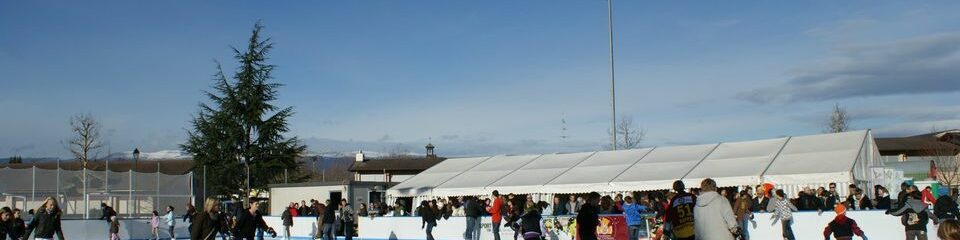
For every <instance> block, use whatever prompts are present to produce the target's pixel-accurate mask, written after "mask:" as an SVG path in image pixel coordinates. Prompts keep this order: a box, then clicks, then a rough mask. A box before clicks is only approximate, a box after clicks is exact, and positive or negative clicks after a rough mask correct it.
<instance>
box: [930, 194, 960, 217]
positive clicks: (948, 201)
mask: <svg viewBox="0 0 960 240" xmlns="http://www.w3.org/2000/svg"><path fill="white" fill-rule="evenodd" d="M939 192H940V198H937V202H936V203H934V204H933V214H934V215H937V218H939V219H940V220H946V219H957V218H958V217H960V209H957V202H956V201H954V200H953V197H952V195H950V189H947V188H945V187H942V188H940V191H939Z"/></svg>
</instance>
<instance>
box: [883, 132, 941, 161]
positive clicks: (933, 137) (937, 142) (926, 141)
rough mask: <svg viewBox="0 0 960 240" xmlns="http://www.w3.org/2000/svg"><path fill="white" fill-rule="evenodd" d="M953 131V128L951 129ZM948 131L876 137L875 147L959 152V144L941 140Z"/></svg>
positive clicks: (888, 149)
mask: <svg viewBox="0 0 960 240" xmlns="http://www.w3.org/2000/svg"><path fill="white" fill-rule="evenodd" d="M953 131H955V130H953ZM944 134H952V133H950V131H944V132H934V133H928V134H922V135H916V136H910V137H898V138H877V139H876V142H877V148H878V149H879V150H880V151H881V152H889V151H950V152H952V153H953V154H957V153H960V145H957V144H953V143H950V142H946V141H943V140H942V137H943V136H944ZM951 155H952V154H951Z"/></svg>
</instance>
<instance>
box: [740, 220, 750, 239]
mask: <svg viewBox="0 0 960 240" xmlns="http://www.w3.org/2000/svg"><path fill="white" fill-rule="evenodd" d="M737 225H738V226H740V237H741V238H743V240H750V230H749V229H747V228H749V227H750V219H743V220H740V221H739V222H737Z"/></svg>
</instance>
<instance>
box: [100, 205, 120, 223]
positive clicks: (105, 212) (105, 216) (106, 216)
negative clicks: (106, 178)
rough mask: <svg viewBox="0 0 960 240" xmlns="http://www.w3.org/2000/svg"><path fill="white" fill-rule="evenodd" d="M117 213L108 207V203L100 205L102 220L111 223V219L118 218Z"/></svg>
mask: <svg viewBox="0 0 960 240" xmlns="http://www.w3.org/2000/svg"><path fill="white" fill-rule="evenodd" d="M116 215H117V211H114V210H113V208H112V207H110V206H107V203H100V220H106V221H107V222H108V223H109V222H110V217H113V216H116Z"/></svg>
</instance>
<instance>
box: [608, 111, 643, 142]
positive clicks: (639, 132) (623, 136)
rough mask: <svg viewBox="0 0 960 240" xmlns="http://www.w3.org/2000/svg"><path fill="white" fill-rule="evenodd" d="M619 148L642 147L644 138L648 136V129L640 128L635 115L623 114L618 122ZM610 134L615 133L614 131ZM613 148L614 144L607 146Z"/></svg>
mask: <svg viewBox="0 0 960 240" xmlns="http://www.w3.org/2000/svg"><path fill="white" fill-rule="evenodd" d="M615 131H616V132H617V136H618V137H617V146H616V149H617V150H623V149H634V148H640V147H641V143H642V142H643V138H644V137H646V136H647V130H645V129H642V128H640V126H637V125H636V124H635V123H634V122H633V117H630V116H626V115H621V116H620V121H619V122H617V129H616V130H615ZM608 134H610V135H613V133H612V132H608ZM607 148H608V149H613V146H607Z"/></svg>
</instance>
